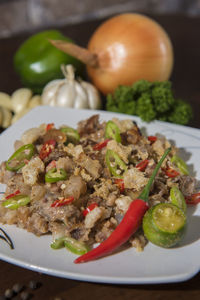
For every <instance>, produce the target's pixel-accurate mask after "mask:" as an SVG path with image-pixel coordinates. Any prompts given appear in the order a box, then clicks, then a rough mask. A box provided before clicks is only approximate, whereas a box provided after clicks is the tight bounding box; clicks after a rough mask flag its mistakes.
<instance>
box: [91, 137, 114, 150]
mask: <svg viewBox="0 0 200 300" xmlns="http://www.w3.org/2000/svg"><path fill="white" fill-rule="evenodd" d="M109 141H110V139H106V140H105V141H103V142H100V143H98V144H96V145H94V146H93V150H101V149H102V148H104V147H106V146H107V144H108V142H109Z"/></svg>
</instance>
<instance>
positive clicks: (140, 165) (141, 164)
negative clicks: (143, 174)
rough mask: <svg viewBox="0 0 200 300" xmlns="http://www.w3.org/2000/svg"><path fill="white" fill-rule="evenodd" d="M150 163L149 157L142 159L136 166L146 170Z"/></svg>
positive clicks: (140, 169)
mask: <svg viewBox="0 0 200 300" xmlns="http://www.w3.org/2000/svg"><path fill="white" fill-rule="evenodd" d="M148 163H149V161H148V159H145V160H143V161H141V162H140V163H139V164H137V165H136V166H135V167H136V168H137V169H138V170H139V171H144V170H145V169H146V167H147V165H148Z"/></svg>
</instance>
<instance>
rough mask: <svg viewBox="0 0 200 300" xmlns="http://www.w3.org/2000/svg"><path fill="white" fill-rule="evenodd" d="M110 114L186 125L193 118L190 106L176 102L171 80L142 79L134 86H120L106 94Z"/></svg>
mask: <svg viewBox="0 0 200 300" xmlns="http://www.w3.org/2000/svg"><path fill="white" fill-rule="evenodd" d="M106 109H107V110H109V111H114V112H119V113H125V114H130V115H137V116H139V117H140V118H141V119H142V120H143V121H146V122H150V121H152V120H155V119H157V120H161V121H168V122H172V123H177V124H183V125H185V124H187V123H188V122H189V120H190V119H191V118H192V108H191V106H190V104H188V103H186V102H184V101H182V100H175V98H174V95H173V92H172V87H171V82H170V81H162V82H159V81H155V82H149V81H147V80H139V81H137V82H136V83H134V84H133V85H132V86H119V87H118V88H117V89H116V90H115V92H114V94H113V95H111V94H109V95H107V103H106Z"/></svg>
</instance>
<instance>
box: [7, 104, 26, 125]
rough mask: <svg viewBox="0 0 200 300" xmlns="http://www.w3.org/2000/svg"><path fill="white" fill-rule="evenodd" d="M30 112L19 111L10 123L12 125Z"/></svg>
mask: <svg viewBox="0 0 200 300" xmlns="http://www.w3.org/2000/svg"><path fill="white" fill-rule="evenodd" d="M29 111H30V108H27V107H26V108H24V109H23V110H21V111H20V112H18V113H16V114H15V115H14V117H13V118H12V121H11V123H12V124H14V123H15V122H16V121H18V120H19V119H21V118H22V117H23V116H24V115H25V114H27V113H28V112H29Z"/></svg>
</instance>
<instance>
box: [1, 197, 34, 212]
mask: <svg viewBox="0 0 200 300" xmlns="http://www.w3.org/2000/svg"><path fill="white" fill-rule="evenodd" d="M30 201H31V199H30V197H29V196H27V195H22V194H20V195H16V196H13V197H11V198H9V199H8V200H6V201H4V202H3V203H2V206H4V207H6V208H9V209H13V210H15V209H17V208H19V207H21V206H26V205H27V204H28V203H29V202H30Z"/></svg>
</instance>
